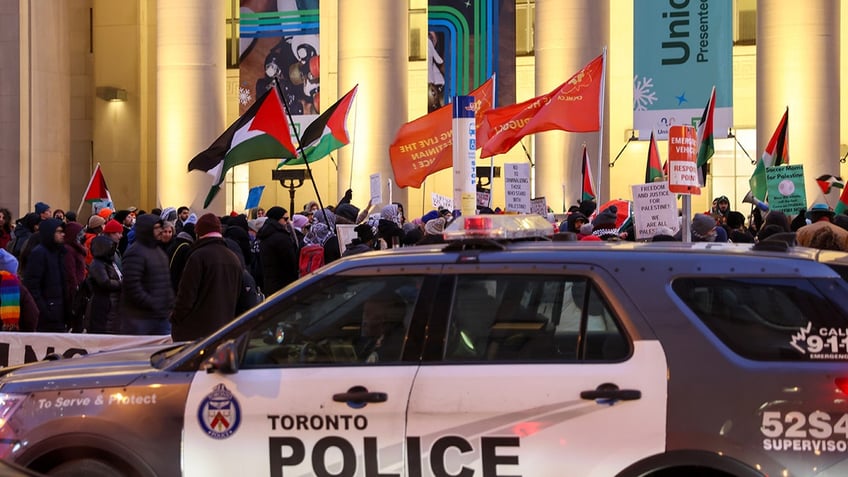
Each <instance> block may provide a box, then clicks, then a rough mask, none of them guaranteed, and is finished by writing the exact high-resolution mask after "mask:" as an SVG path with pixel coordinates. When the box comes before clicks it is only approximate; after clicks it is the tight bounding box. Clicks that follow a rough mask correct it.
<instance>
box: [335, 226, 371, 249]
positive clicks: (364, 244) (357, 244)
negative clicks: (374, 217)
mask: <svg viewBox="0 0 848 477" xmlns="http://www.w3.org/2000/svg"><path fill="white" fill-rule="evenodd" d="M353 230H354V231H355V232H356V238H354V239H353V240H351V242H350V243H349V244H346V245H345V251H344V253H343V254H342V256H343V257H348V256H350V255H356V254H358V253H365V252H370V251H372V250H374V229H373V228H371V226H370V225H368V224H367V223H363V224H359V225H357V226H356V227H355V228H354V229H353Z"/></svg>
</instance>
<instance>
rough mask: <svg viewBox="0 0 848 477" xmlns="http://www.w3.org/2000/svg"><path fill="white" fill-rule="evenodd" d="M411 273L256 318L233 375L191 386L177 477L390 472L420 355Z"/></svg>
mask: <svg viewBox="0 0 848 477" xmlns="http://www.w3.org/2000/svg"><path fill="white" fill-rule="evenodd" d="M410 268H411V267H406V269H405V270H404V271H403V272H398V273H397V274H395V273H393V270H391V269H390V268H388V267H381V269H380V270H379V273H378V271H377V270H373V269H357V270H356V271H355V273H348V274H345V275H336V276H330V277H326V278H322V279H320V280H319V281H317V282H316V283H314V284H313V285H312V286H309V287H307V288H306V289H304V290H302V291H297V292H295V293H289V294H288V295H283V296H282V297H274V299H278V300H279V303H277V304H274V305H273V306H269V307H260V310H261V311H259V312H256V313H257V316H256V317H255V318H254V319H253V321H255V326H254V325H251V329H250V332H249V336H247V338H248V342H247V343H246V351H245V352H244V356H243V358H241V363H240V366H239V370H238V372H237V373H235V374H223V373H221V372H214V373H205V372H202V371H201V372H198V373H197V375H196V376H195V377H194V380H193V382H192V384H191V389H190V392H189V398H188V400H187V404H186V411H185V430H184V457H183V463H182V465H183V473H184V475H188V476H194V475H197V476H209V475H228V476H230V475H244V476H247V475H271V476H283V475H285V476H313V475H350V476H353V475H377V474H378V473H381V472H384V473H387V474H382V473H381V474H379V475H391V472H398V471H399V469H401V467H402V465H403V451H404V432H405V424H406V407H407V400H408V397H409V392H410V389H411V386H412V380H413V378H414V375H415V372H416V369H417V362H418V355H419V354H420V350H421V339H420V336H421V331H420V330H417V331H416V330H413V329H412V328H413V326H412V324H411V322H412V320H411V318H412V316H413V312H414V310H415V308H416V306H417V305H418V304H419V303H422V300H420V299H419V298H420V294H421V290H422V287H423V285H424V282H425V276H424V275H423V274H416V273H415V272H414V270H410ZM426 301H429V300H424V302H426ZM423 324H425V323H422V326H423ZM415 336H419V338H416V337H415ZM407 337H408V340H406V341H405V339H406V338H407Z"/></svg>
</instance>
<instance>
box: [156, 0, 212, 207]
mask: <svg viewBox="0 0 848 477" xmlns="http://www.w3.org/2000/svg"><path fill="white" fill-rule="evenodd" d="M224 6H225V2H221V1H212V2H210V1H207V0H180V1H176V2H175V1H173V0H158V2H157V18H158V30H157V39H158V48H157V50H158V51H157V54H158V57H157V67H158V75H157V81H156V95H157V106H156V108H157V114H156V133H157V134H156V140H157V147H156V182H157V196H158V201H157V202H158V204H159V205H161V206H162V207H168V206H173V207H179V206H181V205H188V206H189V207H191V209H192V210H195V211H200V209H201V208H202V207H203V200H204V199H205V198H206V194H207V192H209V188H210V186H211V183H212V181H211V176H209V175H207V174H205V173H203V172H200V171H192V172H191V173H187V166H188V162H189V161H190V160H191V159H192V158H193V157H194V156H195V155H196V154H197V153H199V152H201V151H203V150H204V149H206V148H207V147H208V146H209V145H210V144H212V141H214V140H215V138H217V137H218V136H219V135H220V134H221V133H222V132H223V131H224V129H226V127H227V124H226V111H227V109H226V62H225V60H226V56H225V55H226V53H225V43H224V39H225V38H226V35H225V31H224V26H225V12H224ZM225 196H226V191H225V188H224V187H223V184H222V188H221V191H220V192H218V195H217V197H216V198H215V201H214V202H212V204H210V206H209V211H210V212H214V213H216V214H219V215H222V214H224V213H225V209H226V200H225Z"/></svg>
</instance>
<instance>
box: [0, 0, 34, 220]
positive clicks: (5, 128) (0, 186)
mask: <svg viewBox="0 0 848 477" xmlns="http://www.w3.org/2000/svg"><path fill="white" fill-rule="evenodd" d="M20 15H21V5H20V2H2V3H0V30H2V31H4V32H6V34H5V35H3V36H2V37H0V58H3V59H4V61H2V62H0V84H2V85H3V87H2V88H0V160H2V162H3V167H0V204H2V207H5V208H7V209H9V210H10V211H11V212H12V215H13V216H14V218H16V219H17V218H18V217H20V215H21V213H22V212H26V210H27V208H28V207H29V206H30V205H32V204H30V203H29V196H28V194H29V190H28V187H27V188H22V187H21V183H22V182H23V178H24V174H23V172H24V171H26V172H27V173H26V176H27V177H28V176H29V172H28V165H27V166H26V167H25V168H24V169H22V166H24V164H23V161H22V159H23V158H22V156H21V125H22V123H23V122H24V121H23V119H24V117H23V116H22V115H21V68H22V64H21V46H22V45H21V36H20V32H21V25H20V24H21V21H20V20H21V16H20ZM24 51H26V50H24Z"/></svg>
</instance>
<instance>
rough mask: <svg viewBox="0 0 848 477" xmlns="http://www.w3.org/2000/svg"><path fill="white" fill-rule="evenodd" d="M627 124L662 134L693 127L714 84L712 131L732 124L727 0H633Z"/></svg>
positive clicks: (729, 3) (719, 131)
mask: <svg viewBox="0 0 848 477" xmlns="http://www.w3.org/2000/svg"><path fill="white" fill-rule="evenodd" d="M633 21H634V25H633V56H634V58H633V71H634V75H635V76H634V77H633V128H634V129H637V130H639V137H643V138H647V137H648V136H649V135H650V133H651V130H654V131H656V138H657V139H662V140H665V139H668V131H669V128H670V127H671V126H673V125H682V124H689V125H692V126H697V125H698V124H697V123H698V121H699V120H700V118H701V113H702V112H703V108H704V105H705V104H707V101H708V100H709V98H710V93H711V91H712V87H713V86H715V87H716V105H715V118H714V121H715V122H714V130H715V131H716V137H717V138H719V137H725V134H726V131H728V129H729V128H730V127H731V126H732V125H733V51H732V47H733V29H732V26H733V17H732V1H731V0H709V1H708V0H682V1H677V2H662V1H657V0H654V1H642V0H640V1H635V0H634V2H633Z"/></svg>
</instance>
